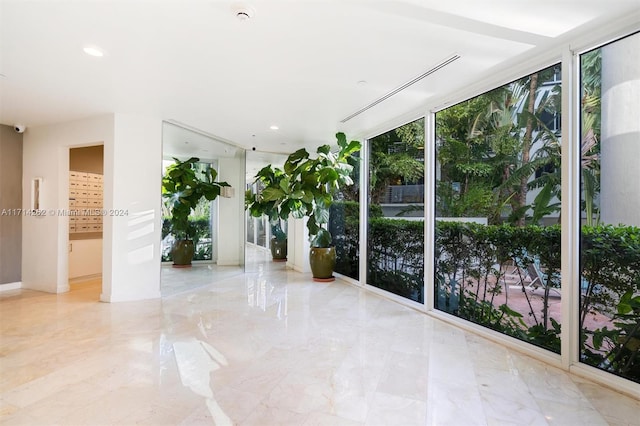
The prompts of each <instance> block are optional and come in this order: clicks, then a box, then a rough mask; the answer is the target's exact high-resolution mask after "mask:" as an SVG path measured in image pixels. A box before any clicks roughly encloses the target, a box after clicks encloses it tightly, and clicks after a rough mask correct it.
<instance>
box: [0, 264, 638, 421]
mask: <svg viewBox="0 0 640 426" xmlns="http://www.w3.org/2000/svg"><path fill="white" fill-rule="evenodd" d="M236 272H242V271H236ZM163 278H164V280H165V282H164V283H163V288H164V289H167V288H169V290H167V291H163V293H164V296H163V298H162V299H161V300H149V301H140V302H125V303H113V304H106V303H100V302H98V296H99V293H100V282H99V281H94V282H88V283H84V284H77V285H74V286H73V289H72V291H71V292H69V293H66V294H60V295H52V294H45V293H39V292H34V291H28V290H15V291H8V292H3V293H0V330H1V332H2V334H1V338H0V344H1V349H0V373H1V374H0V392H1V396H0V424H2V425H18V424H20V425H108V424H114V425H138V424H143V425H211V424H215V425H234V424H237V425H261V426H268V425H331V426H334V425H461V426H466V425H547V424H549V425H606V424H610V425H638V424H640V402H639V401H638V400H633V399H631V398H628V397H626V396H624V395H621V394H618V393H616V392H613V391H611V390H609V389H607V388H603V387H601V386H598V385H596V384H593V383H591V382H589V381H586V380H584V379H581V378H578V377H575V376H572V375H569V374H567V373H565V372H563V371H561V370H558V369H555V368H553V367H550V366H548V365H545V364H543V363H541V362H539V361H536V360H534V359H531V358H529V357H527V356H524V355H522V354H519V353H517V352H514V351H511V350H509V349H507V348H505V347H502V346H500V345H498V344H495V343H492V342H490V341H487V340H485V339H483V338H481V337H479V336H477V335H474V334H470V333H468V332H465V331H462V330H460V329H458V328H456V327H453V326H451V325H448V324H446V323H443V322H441V321H439V320H437V319H433V318H431V317H429V316H427V315H424V314H422V313H419V312H416V311H415V310H412V309H410V308H407V307H404V306H402V305H400V304H398V303H395V302H393V301H390V300H387V299H385V298H382V297H380V296H377V295H375V294H372V293H370V292H367V291H364V290H362V289H360V288H357V287H355V286H352V285H349V284H346V283H344V282H341V281H339V280H338V281H335V282H333V283H329V284H325V283H315V282H313V281H312V280H311V278H310V276H309V275H307V274H301V273H297V272H293V271H291V270H287V269H285V267H284V265H283V264H281V263H279V264H276V263H263V264H256V266H255V268H253V269H251V271H250V272H246V273H234V272H231V270H222V271H221V270H217V268H215V267H210V266H207V265H197V266H194V267H193V268H191V269H182V270H168V271H166V270H165V271H163ZM168 281H171V282H168ZM189 282H193V283H194V286H193V287H192V288H189V287H188V283H189ZM172 283H173V284H174V285H173V287H171V284H172ZM165 286H169V287H166V288H165ZM170 287H171V288H170Z"/></svg>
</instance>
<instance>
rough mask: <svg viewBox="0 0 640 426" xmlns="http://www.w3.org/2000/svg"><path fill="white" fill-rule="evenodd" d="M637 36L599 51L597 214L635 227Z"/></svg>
mask: <svg viewBox="0 0 640 426" xmlns="http://www.w3.org/2000/svg"><path fill="white" fill-rule="evenodd" d="M638 99H640V35H639V34H636V35H633V36H630V37H627V38H625V39H622V40H620V41H617V42H616V43H613V44H611V45H608V46H605V47H603V48H602V133H601V137H602V140H601V150H600V153H601V162H600V166H601V170H602V174H601V181H600V185H601V190H600V211H601V220H602V222H603V223H609V224H614V225H617V224H621V223H624V224H627V225H635V226H640V214H638V212H640V188H639V187H638V182H640V164H639V162H640V103H638Z"/></svg>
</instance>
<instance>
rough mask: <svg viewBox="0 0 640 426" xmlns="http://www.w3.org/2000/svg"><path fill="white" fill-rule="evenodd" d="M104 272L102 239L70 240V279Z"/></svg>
mask: <svg viewBox="0 0 640 426" xmlns="http://www.w3.org/2000/svg"><path fill="white" fill-rule="evenodd" d="M101 273H102V239H95V238H93V239H88V240H72V241H69V279H75V278H80V279H82V278H84V277H93V276H96V275H100V274H101Z"/></svg>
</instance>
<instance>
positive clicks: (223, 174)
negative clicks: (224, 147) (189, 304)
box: [217, 150, 245, 266]
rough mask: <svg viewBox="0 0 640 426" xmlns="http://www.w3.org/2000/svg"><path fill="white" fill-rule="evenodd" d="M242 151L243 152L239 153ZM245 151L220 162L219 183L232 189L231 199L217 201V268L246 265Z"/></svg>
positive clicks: (219, 198) (221, 159)
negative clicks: (244, 230) (221, 182)
mask: <svg viewBox="0 0 640 426" xmlns="http://www.w3.org/2000/svg"><path fill="white" fill-rule="evenodd" d="M238 151H241V150H238ZM244 170H245V158H244V151H243V152H241V153H238V154H237V155H236V156H235V157H233V158H229V157H223V158H220V159H219V162H218V173H219V174H218V180H219V181H223V182H227V183H228V184H229V185H231V186H232V187H233V191H234V195H233V197H231V198H225V197H218V198H217V200H218V226H217V228H218V262H217V263H218V265H223V266H224V265H242V264H243V263H244V239H245V235H244V232H243V231H242V230H243V229H244V219H245V216H244V185H245V182H244V181H245V172H244Z"/></svg>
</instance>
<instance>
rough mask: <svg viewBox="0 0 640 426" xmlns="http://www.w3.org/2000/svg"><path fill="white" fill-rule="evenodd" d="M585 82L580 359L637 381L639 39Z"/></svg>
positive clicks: (593, 68)
mask: <svg viewBox="0 0 640 426" xmlns="http://www.w3.org/2000/svg"><path fill="white" fill-rule="evenodd" d="M580 77H581V82H580V95H581V126H580V127H581V128H580V144H581V158H580V165H581V182H582V185H581V200H580V203H581V215H580V216H581V217H580V220H581V238H580V242H581V245H580V270H581V274H580V286H579V288H580V312H579V327H580V359H581V361H582V362H584V363H586V364H589V365H592V366H594V367H597V368H599V369H602V370H605V371H608V372H611V373H613V374H616V375H619V376H622V377H625V378H627V379H630V380H633V381H635V382H640V228H638V227H639V226H640V213H639V212H640V186H639V185H638V182H640V164H639V162H640V34H635V35H632V36H629V37H626V38H624V39H622V40H618V41H616V42H613V43H610V44H608V45H606V46H603V47H601V48H598V49H595V50H592V51H589V52H586V53H584V54H582V55H581V56H580Z"/></svg>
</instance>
